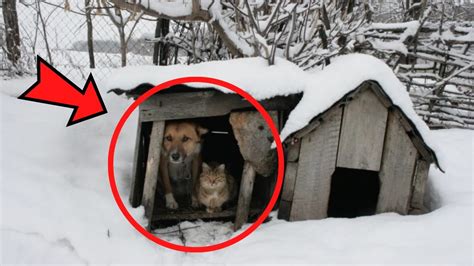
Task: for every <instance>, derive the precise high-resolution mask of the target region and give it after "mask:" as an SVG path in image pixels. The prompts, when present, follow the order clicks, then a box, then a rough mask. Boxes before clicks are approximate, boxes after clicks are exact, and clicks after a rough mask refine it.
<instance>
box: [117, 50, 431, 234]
mask: <svg viewBox="0 0 474 266" xmlns="http://www.w3.org/2000/svg"><path fill="white" fill-rule="evenodd" d="M361 62H364V64H361ZM236 69H238V71H236ZM347 69H350V70H351V71H349V72H347V74H346V75H345V76H344V79H341V80H337V79H334V77H335V76H337V75H339V74H340V72H341V71H345V70H347ZM123 71H124V72H119V73H118V74H117V75H116V76H115V78H114V79H111V80H112V85H109V88H111V89H113V88H118V87H121V86H122V87H121V88H122V89H118V90H114V91H115V92H116V93H124V92H125V93H126V94H127V95H128V96H129V97H136V96H138V95H141V94H142V93H143V90H147V89H149V88H150V87H151V86H152V85H150V84H159V83H162V82H163V81H166V80H169V79H171V78H175V77H177V76H212V77H215V78H219V79H222V80H226V81H229V82H231V83H233V84H236V85H237V86H239V87H241V88H243V89H246V90H247V92H248V93H249V94H251V95H252V96H253V97H254V98H256V99H257V100H259V101H260V103H261V104H262V105H263V106H264V108H266V109H267V111H269V113H270V114H271V115H272V117H273V119H274V121H275V122H276V123H277V124H278V126H279V129H280V130H281V132H280V133H281V136H282V138H283V139H282V140H284V147H285V153H286V156H285V159H286V162H285V178H284V183H283V188H282V192H281V195H280V202H279V204H278V207H279V212H278V217H279V218H282V219H286V220H290V221H296V220H305V219H322V218H325V217H328V216H329V217H356V216H361V215H370V214H376V213H382V212H397V213H400V214H410V213H423V212H425V211H426V209H425V208H424V204H423V200H424V194H425V193H424V191H425V185H426V180H427V176H428V170H429V167H430V164H431V163H435V164H436V165H437V166H438V168H439V164H438V161H437V158H436V155H435V153H434V151H433V150H432V149H431V148H430V146H429V145H428V144H427V143H430V142H429V140H428V138H427V136H428V133H429V132H428V129H427V127H426V125H425V124H424V123H423V121H422V120H421V119H420V118H419V117H418V116H417V115H416V113H415V112H414V110H413V108H412V104H411V101H410V98H409V96H408V94H407V93H406V91H405V88H404V87H403V85H402V84H401V83H400V81H399V80H398V79H397V78H396V76H395V75H394V74H393V72H392V70H391V69H390V68H389V67H387V66H386V65H385V64H384V63H383V62H381V61H380V60H378V59H375V58H373V57H370V56H367V55H347V56H344V57H340V58H339V59H338V60H337V61H336V62H334V63H332V64H331V65H330V66H328V67H327V68H325V70H323V71H321V72H319V73H317V75H314V74H312V73H308V72H304V71H302V70H301V69H300V68H298V67H297V66H295V65H294V64H292V63H290V62H287V61H281V60H279V62H277V63H276V65H273V66H270V67H269V66H268V64H267V62H266V61H265V60H264V59H262V58H244V59H236V60H229V61H226V62H222V61H219V62H207V63H202V64H196V65H190V66H168V67H156V68H155V67H150V68H137V69H133V68H132V69H124V70H123ZM130 72H132V73H131V74H130ZM256 73H258V75H256ZM361 77H366V78H367V77H372V78H373V79H376V80H378V81H380V82H381V83H377V82H375V81H372V80H369V79H365V80H364V79H363V78H361ZM145 83H148V85H147V84H145ZM123 84H126V85H123ZM140 84H141V85H140ZM269 84H270V85H269ZM380 84H383V86H384V87H382V86H381V85H380ZM232 116H233V117H234V118H235V119H233V120H234V122H235V121H239V122H237V123H231V120H232V119H230V117H232ZM311 118H313V119H312V120H311ZM176 119H198V122H200V123H204V124H205V126H206V124H207V125H208V126H209V127H210V130H211V131H213V130H214V131H227V132H229V138H228V140H229V141H228V142H226V144H225V145H216V151H221V153H222V151H224V153H225V152H227V153H233V154H237V155H236V156H235V157H233V158H232V161H241V162H242V163H241V165H240V166H237V167H236V170H235V173H236V175H237V178H240V177H241V181H240V191H239V196H238V200H237V203H236V206H235V207H230V208H227V209H225V210H224V211H222V212H221V213H215V214H207V213H205V212H204V211H196V210H179V211H175V212H173V211H169V210H166V209H163V208H160V204H159V202H158V201H159V197H157V196H156V194H157V193H156V192H157V180H158V162H159V157H160V148H161V141H162V135H163V129H164V126H165V123H166V121H168V120H176ZM301 119H303V120H304V121H302V120H301ZM216 138H217V137H216ZM230 140H232V141H230ZM205 141H208V140H205ZM272 141H273V140H272V139H271V134H269V131H268V129H267V128H266V124H265V123H263V120H262V118H261V117H260V115H259V114H257V113H255V110H254V109H253V107H252V106H251V105H250V104H249V103H248V102H246V101H244V100H242V98H241V97H240V96H238V95H235V94H225V93H222V92H221V91H220V90H219V88H204V89H203V88H201V87H200V89H197V88H190V87H186V86H176V87H174V88H170V89H168V90H165V91H163V92H160V93H158V94H156V95H154V96H153V97H151V98H150V99H148V100H147V101H146V102H145V103H144V104H142V105H141V106H140V110H139V125H138V134H137V140H136V150H135V159H134V169H133V184H132V189H131V193H130V202H131V204H132V206H133V207H137V206H139V205H143V206H144V207H145V214H146V216H147V217H148V218H149V219H150V223H149V227H150V228H151V227H152V226H153V225H154V224H155V223H160V222H162V221H164V220H175V221H176V220H177V221H179V220H186V219H206V218H208V219H214V218H230V219H235V223H234V225H235V228H239V227H240V226H241V225H242V224H243V223H244V222H245V221H246V220H247V217H249V214H250V216H252V215H253V214H257V215H258V213H260V212H261V210H262V209H263V208H265V206H266V204H267V203H268V200H269V195H271V193H272V188H273V185H274V183H275V180H276V176H275V173H274V171H273V170H274V169H275V168H276V161H275V160H274V150H272V149H271V148H270V144H271V142H272ZM208 143H209V142H208ZM430 145H431V143H430ZM204 146H207V145H204ZM211 146H212V145H211ZM228 147H231V148H228ZM211 153H212V152H211ZM204 155H206V152H204ZM256 176H257V177H258V176H266V177H267V178H255V177H256ZM254 181H255V189H254ZM265 182H266V183H265ZM258 197H260V198H261V199H260V202H256V200H257V198H258ZM157 202H158V203H157ZM252 203H254V204H252Z"/></svg>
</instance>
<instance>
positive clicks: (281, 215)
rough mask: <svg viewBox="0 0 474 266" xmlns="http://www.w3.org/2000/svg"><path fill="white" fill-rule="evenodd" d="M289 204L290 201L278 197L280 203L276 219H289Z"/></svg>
mask: <svg viewBox="0 0 474 266" xmlns="http://www.w3.org/2000/svg"><path fill="white" fill-rule="evenodd" d="M291 204H292V202H291V201H286V200H283V199H280V205H279V206H278V219H283V220H287V221H289V220H290V213H291Z"/></svg>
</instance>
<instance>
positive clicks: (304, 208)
mask: <svg viewBox="0 0 474 266" xmlns="http://www.w3.org/2000/svg"><path fill="white" fill-rule="evenodd" d="M331 112H332V113H330V114H329V115H328V117H327V119H326V120H324V121H323V122H322V123H321V125H320V126H319V127H318V128H317V129H316V130H314V131H313V132H311V133H309V134H308V135H306V136H305V137H303V138H302V140H301V148H300V151H301V152H300V158H299V165H298V170H297V179H296V182H295V188H294V197H293V203H292V206H291V214H290V220H291V221H296V220H306V219H321V218H325V217H326V216H327V206H328V201H329V193H330V186H331V176H332V174H333V172H334V170H335V167H336V165H335V162H336V156H337V148H338V142H339V132H340V125H341V118H342V108H335V109H334V110H333V111H331Z"/></svg>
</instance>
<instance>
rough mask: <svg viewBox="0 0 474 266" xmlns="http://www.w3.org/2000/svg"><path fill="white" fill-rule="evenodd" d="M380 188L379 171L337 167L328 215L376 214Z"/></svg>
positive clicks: (356, 215)
mask: <svg viewBox="0 0 474 266" xmlns="http://www.w3.org/2000/svg"><path fill="white" fill-rule="evenodd" d="M379 190H380V180H379V176H378V172H376V171H367V170H358V169H348V168H336V170H335V171H334V174H333V175H332V180H331V194H330V197H329V206H328V217H346V218H354V217H358V216H365V215H373V214H375V211H376V207H377V200H378V196H379Z"/></svg>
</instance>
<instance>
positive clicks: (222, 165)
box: [217, 164, 225, 172]
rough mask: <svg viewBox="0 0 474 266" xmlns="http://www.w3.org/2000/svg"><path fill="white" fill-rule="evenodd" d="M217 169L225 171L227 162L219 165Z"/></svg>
mask: <svg viewBox="0 0 474 266" xmlns="http://www.w3.org/2000/svg"><path fill="white" fill-rule="evenodd" d="M217 170H219V171H221V172H224V171H225V164H221V165H219V166H218V167H217Z"/></svg>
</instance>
